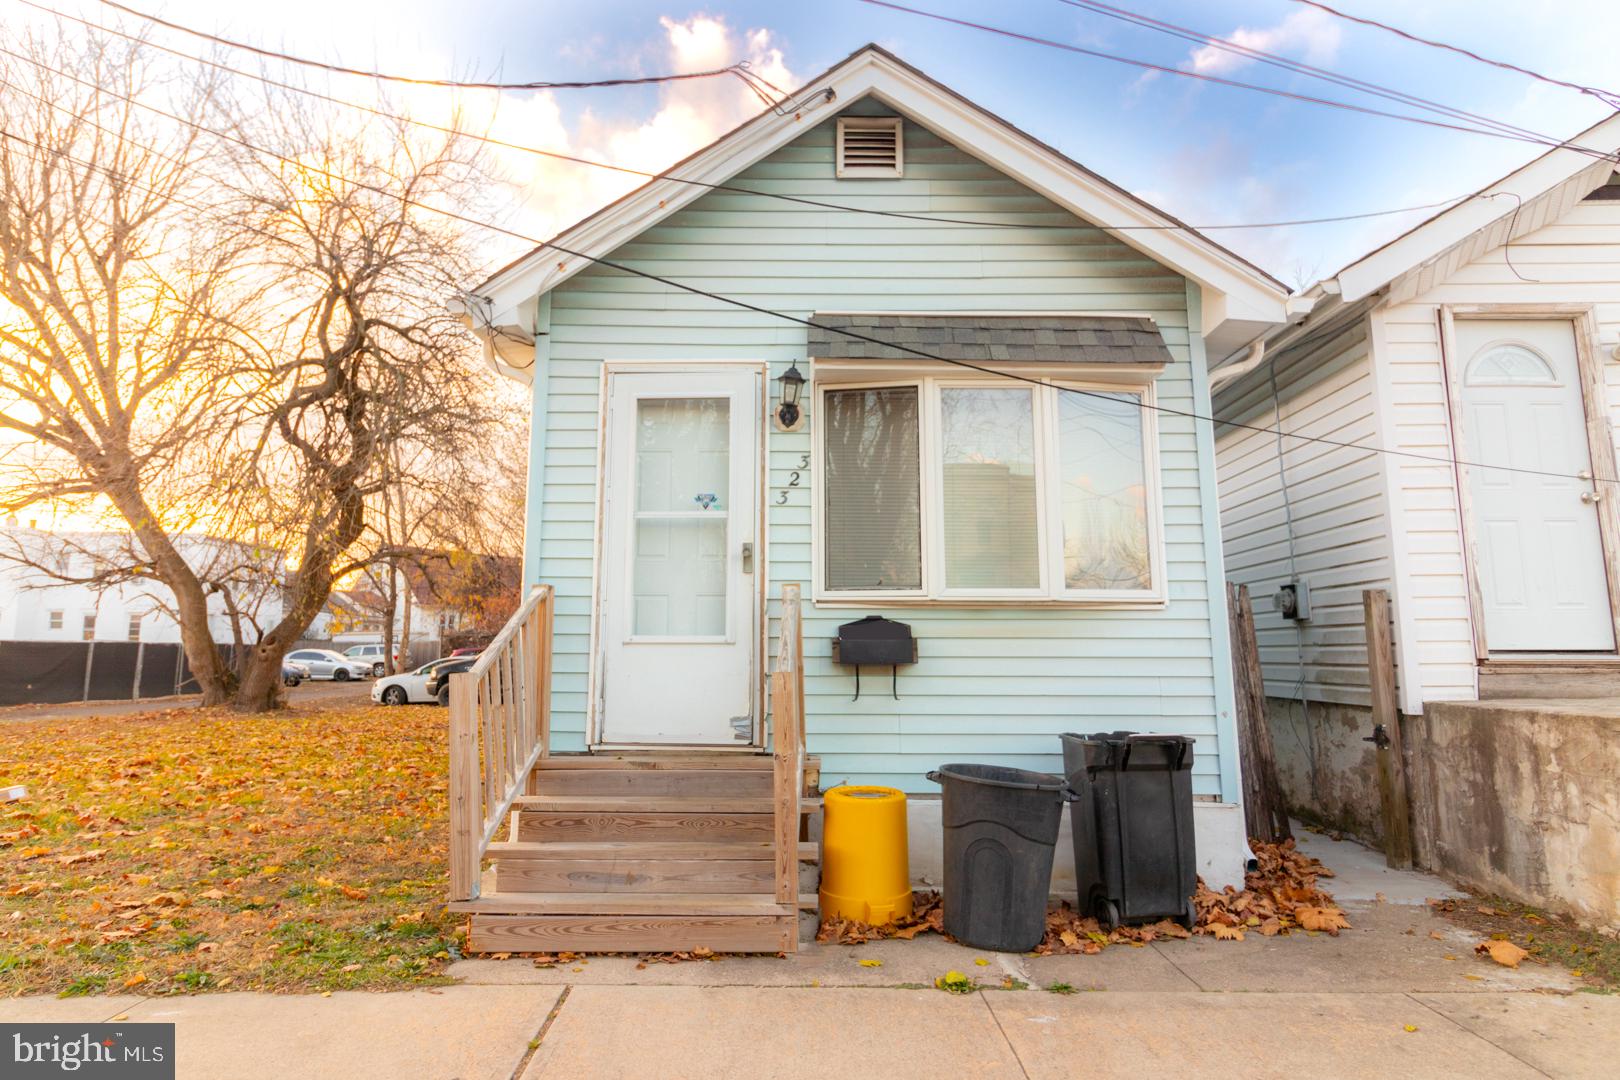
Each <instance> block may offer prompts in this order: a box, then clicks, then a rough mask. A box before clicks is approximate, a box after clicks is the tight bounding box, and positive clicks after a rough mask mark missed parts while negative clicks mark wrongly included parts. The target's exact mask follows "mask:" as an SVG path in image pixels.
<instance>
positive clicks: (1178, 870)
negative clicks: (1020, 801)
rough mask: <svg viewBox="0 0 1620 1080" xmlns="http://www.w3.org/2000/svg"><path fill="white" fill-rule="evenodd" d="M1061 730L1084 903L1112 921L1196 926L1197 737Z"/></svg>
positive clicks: (1111, 923) (1112, 924)
mask: <svg viewBox="0 0 1620 1080" xmlns="http://www.w3.org/2000/svg"><path fill="white" fill-rule="evenodd" d="M1062 738H1063V772H1064V774H1065V776H1066V778H1067V780H1068V783H1069V789H1070V791H1071V792H1072V797H1073V798H1074V800H1075V801H1074V802H1072V803H1071V804H1070V805H1071V807H1072V809H1071V810H1070V818H1069V821H1070V826H1071V829H1072V831H1073V833H1074V863H1075V877H1076V878H1077V880H1078V882H1079V897H1080V905H1081V907H1082V908H1083V909H1084V910H1087V911H1089V912H1090V913H1091V914H1092V915H1094V916H1096V918H1097V921H1098V922H1100V923H1101V924H1102V925H1103V926H1104V927H1106V928H1110V929H1111V928H1113V927H1115V926H1118V925H1119V924H1120V923H1122V922H1124V923H1140V922H1156V921H1157V920H1159V919H1175V920H1177V921H1178V922H1180V923H1181V924H1182V925H1183V926H1186V927H1191V926H1192V924H1193V921H1194V919H1195V918H1196V912H1195V911H1194V909H1193V902H1192V895H1193V893H1194V892H1195V891H1196V890H1197V888H1198V865H1197V852H1196V850H1195V847H1194V844H1193V821H1192V807H1193V801H1192V764H1193V740H1192V739H1191V738H1189V737H1188V736H1185V735H1138V734H1135V733H1133V732H1129V731H1115V732H1110V733H1106V734H1096V735H1075V734H1072V733H1071V734H1066V735H1064V736H1063V737H1062Z"/></svg>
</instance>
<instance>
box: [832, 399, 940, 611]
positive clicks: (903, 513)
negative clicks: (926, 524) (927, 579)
mask: <svg viewBox="0 0 1620 1080" xmlns="http://www.w3.org/2000/svg"><path fill="white" fill-rule="evenodd" d="M824 413H825V415H824V416H823V418H822V423H823V424H825V425H826V427H825V439H824V441H825V444H826V458H827V461H826V470H825V481H824V483H825V484H826V495H825V499H824V505H825V507H826V519H827V521H826V543H825V544H824V545H823V548H824V550H825V552H826V560H827V561H826V584H827V588H828V589H920V588H922V503H921V487H922V485H921V482H920V477H919V475H918V466H917V463H918V451H917V439H918V408H917V388H916V387H914V386H897V387H890V388H885V389H877V390H835V391H830V392H828V394H827V395H826V398H825V404H824Z"/></svg>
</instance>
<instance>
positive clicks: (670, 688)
mask: <svg viewBox="0 0 1620 1080" xmlns="http://www.w3.org/2000/svg"><path fill="white" fill-rule="evenodd" d="M762 377H763V376H762V374H761V372H760V371H758V370H754V369H744V368H732V369H714V368H711V369H707V370H703V369H698V370H686V371H676V370H671V371H668V372H663V371H660V372H657V373H650V372H614V373H612V374H610V375H609V377H608V379H609V381H608V408H607V432H606V444H605V445H606V456H605V460H604V469H605V472H606V481H607V483H606V488H605V491H604V498H603V510H604V512H603V520H602V529H603V536H602V566H601V568H600V577H599V585H598V589H599V602H600V605H601V606H600V610H599V613H598V619H599V620H600V622H599V625H600V630H599V642H600V648H599V651H598V655H597V664H598V675H597V679H596V684H597V692H598V694H599V697H598V698H597V718H596V740H597V742H599V743H605V744H610V745H625V744H638V743H665V744H679V745H685V746H739V745H748V744H749V743H751V742H753V739H754V730H755V715H754V714H755V701H756V700H757V698H758V694H757V691H756V688H757V685H758V680H757V679H756V678H755V666H756V665H755V654H756V651H757V647H756V642H757V640H758V637H759V624H758V612H759V603H758V597H759V592H758V589H757V588H756V587H755V574H756V573H762V572H763V569H762V568H761V567H759V566H758V565H757V558H756V555H755V552H756V549H757V546H758V542H759V537H758V535H757V533H758V518H759V502H758V500H759V457H760V438H761V433H762V431H763V425H762V424H761V419H760V417H761V407H760V397H759V395H760V380H761V378H762Z"/></svg>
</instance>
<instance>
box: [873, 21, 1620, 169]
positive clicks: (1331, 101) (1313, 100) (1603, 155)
mask: <svg viewBox="0 0 1620 1080" xmlns="http://www.w3.org/2000/svg"><path fill="white" fill-rule="evenodd" d="M861 3H863V4H871V5H872V6H873V7H881V8H888V9H889V10H891V11H901V12H905V13H906V14H908V15H917V16H920V17H922V18H925V19H933V20H935V21H936V22H943V23H951V24H953V25H956V26H963V27H967V28H968V29H971V30H979V31H983V32H984V33H988V34H999V35H1001V36H1002V37H1008V38H1013V39H1014V40H1017V41H1023V42H1028V43H1029V44H1032V45H1043V46H1046V47H1047V48H1051V49H1061V50H1063V51H1064V52H1071V53H1077V54H1079V55H1081V56H1090V57H1095V58H1096V59H1099V60H1109V61H1112V62H1113V63H1116V64H1128V65H1130V66H1131V67H1137V68H1143V69H1145V70H1148V71H1157V72H1161V73H1163V74H1167V75H1177V76H1180V77H1182V78H1188V79H1197V80H1199V81H1201V82H1208V83H1215V84H1217V85H1220V86H1231V87H1235V88H1237V89H1240V90H1253V91H1255V92H1256V93H1261V94H1270V95H1272V96H1273V97H1281V98H1288V99H1290V100H1293V101H1303V102H1306V103H1308V104H1312V105H1324V106H1327V107H1329V108H1334V109H1345V110H1348V111H1350V112H1357V113H1363V114H1365V115H1367V116H1381V117H1384V118H1386V119H1389V120H1404V121H1406V122H1407V123H1411V124H1423V125H1424V126H1426V127H1434V128H1442V129H1444V130H1447V131H1462V132H1467V133H1470V134H1474V135H1489V136H1491V137H1492V138H1497V139H1511V140H1513V141H1515V142H1527V143H1534V144H1536V145H1539V146H1546V147H1550V148H1553V149H1571V150H1576V151H1578V152H1580V153H1583V154H1587V155H1589V156H1591V157H1594V158H1599V159H1602V160H1605V161H1614V160H1617V159H1620V154H1616V153H1607V152H1604V151H1600V150H1594V149H1591V148H1590V147H1584V146H1580V145H1577V144H1575V143H1572V142H1567V141H1558V140H1554V139H1550V138H1541V137H1537V136H1531V135H1518V134H1514V133H1513V132H1509V131H1499V130H1495V129H1492V128H1481V127H1472V126H1469V125H1466V124H1452V123H1447V122H1446V121H1443V120H1433V119H1430V118H1428V117H1423V116H1412V115H1411V114H1409V113H1396V112H1389V111H1387V110H1384V109H1374V108H1371V107H1370V106H1366V105H1357V104H1355V103H1353V102H1349V101H1339V100H1337V99H1335V98H1321V97H1315V96H1312V95H1310V94H1299V93H1295V92H1293V91H1291V90H1281V89H1278V88H1277V87H1273V86H1262V85H1260V84H1258V83H1247V82H1242V81H1241V80H1238V79H1227V78H1224V77H1222V76H1219V75H1210V74H1207V73H1205V72H1201V71H1188V70H1187V69H1185V68H1177V67H1169V66H1167V65H1165V64H1155V63H1152V62H1151V61H1147V60H1138V59H1136V58H1135V57H1130V56H1120V55H1118V54H1116V53H1109V52H1103V51H1102V50H1100V49H1088V48H1086V47H1084V46H1081V45H1071V44H1069V43H1067V42H1063V41H1054V40H1052V39H1051V38H1044V37H1038V36H1036V35H1034V34H1025V33H1022V32H1020V31H1017V30H1008V29H1006V28H1004V27H999V26H990V25H988V24H986V23H978V22H973V21H971V20H969V19H958V18H955V17H953V16H950V15H942V14H940V13H938V12H934V11H925V10H923V9H921V8H914V7H906V6H905V5H903V4H896V3H892V2H890V0H861Z"/></svg>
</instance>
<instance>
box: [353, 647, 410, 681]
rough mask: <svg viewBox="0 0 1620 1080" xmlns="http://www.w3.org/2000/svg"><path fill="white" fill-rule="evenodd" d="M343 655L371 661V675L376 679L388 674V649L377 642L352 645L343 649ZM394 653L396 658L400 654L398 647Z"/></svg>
mask: <svg viewBox="0 0 1620 1080" xmlns="http://www.w3.org/2000/svg"><path fill="white" fill-rule="evenodd" d="M343 655H344V656H347V657H348V658H349V659H350V660H364V661H366V662H367V663H369V664H370V665H371V676H372V678H374V679H380V678H382V677H383V676H384V675H386V674H388V650H387V649H386V648H385V647H384V646H383V645H380V644H378V643H375V642H373V643H371V644H368V645H351V646H349V647H348V648H347V649H344V650H343ZM394 655H395V657H396V658H398V656H399V649H398V648H397V647H396V648H395V650H394Z"/></svg>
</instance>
